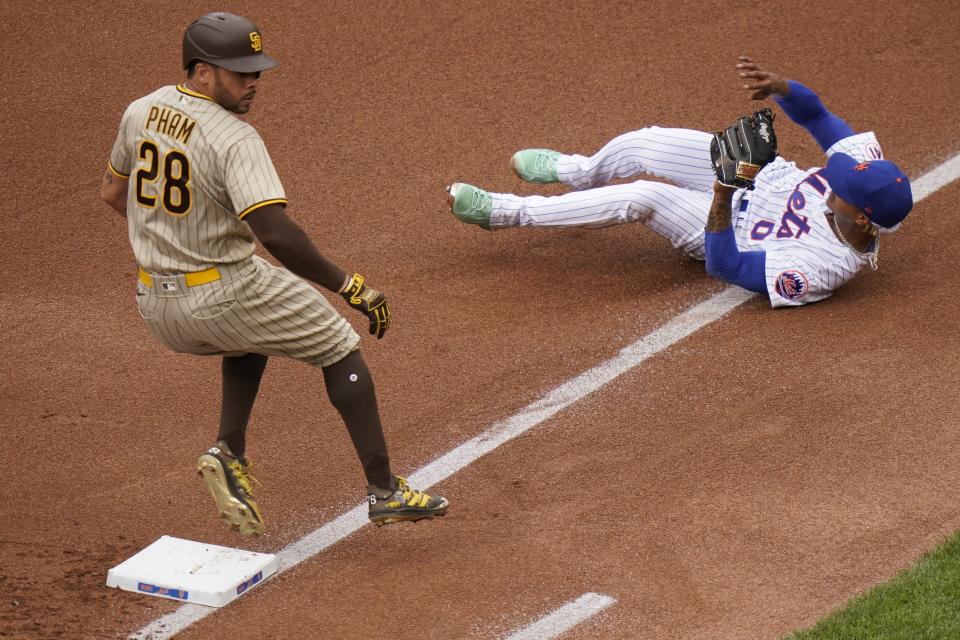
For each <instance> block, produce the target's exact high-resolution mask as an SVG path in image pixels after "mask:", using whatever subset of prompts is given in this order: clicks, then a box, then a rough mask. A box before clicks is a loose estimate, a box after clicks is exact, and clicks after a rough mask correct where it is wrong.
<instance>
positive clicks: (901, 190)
mask: <svg viewBox="0 0 960 640" xmlns="http://www.w3.org/2000/svg"><path fill="white" fill-rule="evenodd" d="M825 175H826V178H827V182H828V183H830V189H832V190H833V192H834V193H835V194H836V195H837V197H839V198H842V199H843V200H844V201H845V202H847V203H849V204H851V205H853V206H854V207H856V208H857V209H859V210H860V211H862V212H863V215H864V216H866V218H867V219H868V220H869V221H870V222H871V223H873V224H875V225H877V226H878V227H880V229H883V230H885V229H892V228H893V227H896V226H897V225H898V224H900V223H901V222H903V219H904V218H906V217H907V214H908V213H910V209H912V208H913V192H912V191H911V189H910V180H909V179H908V178H907V176H905V175H904V174H903V172H902V171H900V168H899V167H898V166H897V165H895V164H894V163H893V162H890V161H889V160H871V161H869V162H858V161H857V160H854V159H853V158H851V157H850V156H848V155H847V154H845V153H835V154H833V155H832V156H830V160H828V161H827V167H826V170H825Z"/></svg>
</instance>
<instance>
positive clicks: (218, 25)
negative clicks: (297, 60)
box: [183, 13, 277, 113]
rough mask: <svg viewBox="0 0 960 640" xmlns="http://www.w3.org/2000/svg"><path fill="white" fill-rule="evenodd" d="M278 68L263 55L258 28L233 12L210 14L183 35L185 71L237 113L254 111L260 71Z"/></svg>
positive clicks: (198, 20)
mask: <svg viewBox="0 0 960 640" xmlns="http://www.w3.org/2000/svg"><path fill="white" fill-rule="evenodd" d="M275 66H277V63H276V61H275V60H274V59H273V58H271V57H270V56H268V55H267V54H265V53H264V52H263V39H262V38H261V36H260V31H259V29H257V25H255V24H253V23H252V22H250V21H249V20H247V19H246V18H243V17H241V16H235V15H233V14H232V13H208V14H207V15H205V16H203V17H202V18H198V19H197V20H194V21H193V22H192V23H190V26H188V27H187V30H186V31H184V33H183V68H184V69H186V70H187V77H188V78H189V79H190V80H191V82H193V83H194V84H195V85H197V88H199V89H200V90H201V91H203V92H204V93H205V94H207V95H208V96H210V97H211V98H213V99H214V100H215V101H216V102H217V103H219V104H220V106H222V107H223V108H224V109H227V110H229V111H233V112H234V113H246V112H247V111H249V110H250V105H251V104H252V102H253V97H254V96H255V95H256V93H257V80H258V79H259V78H260V72H261V71H266V70H267V69H272V68H273V67H275Z"/></svg>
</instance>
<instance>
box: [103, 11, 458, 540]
mask: <svg viewBox="0 0 960 640" xmlns="http://www.w3.org/2000/svg"><path fill="white" fill-rule="evenodd" d="M275 65H276V62H275V61H274V60H273V59H272V58H270V57H269V56H267V55H266V54H265V53H264V52H263V40H262V36H261V34H260V30H259V29H258V28H257V27H256V25H254V24H253V23H252V22H250V21H249V20H247V19H246V18H243V17H240V16H236V15H232V14H229V13H211V14H208V15H205V16H203V17H201V18H199V19H198V20H196V21H194V22H193V23H191V24H190V25H189V26H188V27H187V29H186V31H185V33H184V39H183V67H184V69H186V70H187V78H186V80H185V81H184V82H183V83H181V84H178V85H176V86H173V85H171V86H165V87H162V88H160V89H158V90H156V91H154V92H153V93H151V94H149V95H147V96H144V97H143V98H140V99H138V100H135V101H134V102H133V103H131V104H130V106H129V107H128V108H127V110H126V112H125V113H124V115H123V119H122V122H121V124H120V131H119V133H118V135H117V139H116V142H115V143H114V146H113V151H112V153H111V155H110V161H109V163H108V166H107V170H106V172H105V174H104V178H103V185H102V189H101V196H102V198H103V199H104V200H105V201H106V202H107V203H108V204H110V205H111V206H112V207H113V208H114V209H116V210H117V211H118V212H119V213H120V214H121V215H123V216H125V217H126V219H127V225H128V231H129V237H130V244H131V246H132V248H133V255H134V259H135V260H136V263H137V266H138V283H137V294H136V295H137V307H138V310H139V312H140V315H141V316H142V317H143V319H144V321H145V322H146V324H147V327H148V328H149V330H150V332H151V333H152V334H153V335H154V337H156V338H157V339H158V340H159V341H160V342H162V343H163V344H165V345H166V346H168V347H169V348H170V349H172V350H174V351H177V352H181V353H193V354H199V355H219V356H222V357H223V387H222V390H223V397H222V410H221V417H220V432H219V435H218V439H217V443H216V444H215V445H214V446H213V447H211V448H210V449H209V450H208V451H207V452H205V453H204V454H203V455H201V456H200V458H199V460H198V472H199V473H200V475H201V477H202V478H203V479H204V481H205V483H206V485H207V487H208V489H209V491H210V493H211V495H212V496H213V499H214V501H215V502H216V504H217V508H218V510H219V512H220V515H221V517H222V518H224V519H225V520H226V521H227V522H228V524H229V525H230V527H231V528H232V529H233V530H234V531H237V532H238V533H240V534H242V535H258V534H260V533H261V532H262V530H263V518H262V515H261V512H260V509H259V507H258V505H257V503H256V501H255V500H254V496H253V488H252V485H251V480H252V476H251V475H250V465H249V462H248V460H247V458H246V456H245V452H246V429H247V424H248V422H249V418H250V412H251V410H252V408H253V404H254V401H255V399H256V395H257V391H258V389H259V385H260V379H261V376H262V374H263V371H264V368H265V367H266V363H267V359H268V357H269V356H282V357H287V358H293V359H296V360H300V361H302V362H304V363H306V364H309V365H313V366H316V367H320V368H321V369H322V370H323V376H324V382H325V385H326V390H327V393H328V395H329V397H330V400H331V402H332V403H333V405H334V406H335V407H336V408H337V410H338V411H339V412H340V414H341V416H342V417H343V420H344V422H345V423H346V426H347V430H348V431H349V433H350V436H351V439H352V441H353V443H354V446H355V448H356V451H357V455H358V456H359V458H360V462H361V464H362V466H363V470H364V473H365V475H366V478H367V483H368V487H367V495H368V501H369V505H370V506H369V517H370V519H371V520H372V521H373V522H375V523H376V524H378V525H382V524H389V523H391V522H398V521H402V520H419V519H423V518H432V517H433V516H438V515H444V514H445V513H446V510H447V506H448V503H447V500H446V499H444V498H443V497H441V496H430V495H427V494H426V493H423V492H422V491H417V490H416V489H414V488H412V487H411V486H410V485H409V484H408V483H407V482H406V481H405V480H404V479H403V478H401V477H398V476H395V475H393V473H392V471H391V470H390V463H389V457H388V455H387V448H386V443H385V441H384V436H383V430H382V427H381V423H380V416H379V412H378V409H377V400H376V395H375V391H374V387H373V380H372V378H371V375H370V372H369V371H368V369H367V366H366V364H365V363H364V360H363V358H362V357H361V355H360V352H359V350H358V344H359V340H360V339H359V337H358V336H357V334H356V333H355V332H354V331H353V329H352V328H351V326H350V325H349V324H348V323H347V321H346V320H344V319H343V318H342V317H341V316H340V314H339V313H337V311H336V310H335V309H334V308H333V307H332V306H331V305H330V303H329V302H328V301H327V300H326V298H324V296H323V295H321V294H320V292H319V291H317V289H315V288H314V287H313V286H311V285H310V284H309V283H308V282H307V280H311V281H313V282H315V283H317V284H319V285H321V286H323V287H324V288H326V289H328V290H330V291H333V292H336V293H339V294H340V295H342V296H343V297H344V298H345V300H346V302H347V304H348V305H349V306H351V307H353V308H355V309H357V310H359V311H361V312H362V313H364V314H366V315H367V316H368V317H369V320H370V333H371V334H374V335H376V336H377V338H380V337H382V336H383V335H384V332H385V331H386V330H387V328H388V327H389V322H390V313H389V309H388V307H387V304H386V299H385V297H384V295H383V294H382V293H380V292H379V291H377V290H376V289H373V288H371V287H369V286H367V284H366V282H365V280H364V278H363V277H362V276H361V275H359V274H353V273H350V272H346V271H344V270H343V269H341V268H340V267H338V266H336V265H335V264H333V263H332V262H330V261H329V260H327V259H326V258H324V257H323V256H322V255H321V254H320V253H319V251H318V250H317V248H316V246H315V245H314V244H313V243H312V242H311V241H310V239H309V238H308V237H307V236H306V234H305V233H304V232H303V230H302V229H301V228H300V226H299V225H297V224H296V223H295V222H294V221H293V220H292V219H291V218H290V217H289V216H288V215H287V213H286V205H287V199H286V196H285V194H284V190H283V187H282V185H281V183H280V179H279V177H278V176H277V172H276V170H275V169H274V166H273V163H272V161H271V160H270V156H269V154H268V153H267V149H266V146H265V145H264V142H263V140H262V138H261V137H260V135H259V134H258V133H257V131H256V130H255V129H254V128H253V127H252V126H251V125H249V124H248V123H246V122H244V121H243V120H241V119H240V118H238V117H237V116H238V115H242V114H244V113H246V112H247V111H248V110H249V108H250V105H251V103H252V101H253V99H254V97H255V95H256V93H257V88H258V82H259V78H260V74H261V72H262V71H265V70H267V69H271V68H273V67H274V66H275ZM255 238H256V239H259V240H260V241H261V242H262V243H263V245H264V246H265V247H266V248H267V250H268V251H269V252H270V253H271V254H272V255H273V256H274V257H276V258H277V259H278V260H279V261H280V262H281V263H282V264H283V265H284V266H285V267H286V268H281V267H276V266H273V265H271V264H270V263H268V262H267V261H266V260H263V259H262V258H260V257H258V256H256V255H255V254H254V249H255ZM305 279H306V280H305Z"/></svg>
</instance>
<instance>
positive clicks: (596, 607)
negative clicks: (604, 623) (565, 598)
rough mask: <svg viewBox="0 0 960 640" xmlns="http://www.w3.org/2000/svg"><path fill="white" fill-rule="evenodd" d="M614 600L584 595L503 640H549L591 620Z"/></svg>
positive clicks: (590, 594)
mask: <svg viewBox="0 0 960 640" xmlns="http://www.w3.org/2000/svg"><path fill="white" fill-rule="evenodd" d="M614 602H616V599H614V598H611V597H610V596H605V595H602V594H599V593H585V594H583V595H582V596H580V597H579V598H577V599H576V600H574V601H573V602H568V603H567V604H565V605H563V606H562V607H560V608H559V609H557V610H556V611H554V612H553V613H551V614H549V615H547V616H544V617H543V618H540V619H539V620H537V621H536V622H534V623H533V624H531V625H529V626H526V627H524V628H523V629H520V630H519V631H517V632H516V633H514V634H512V635H510V636H507V637H506V638H505V639H504V640H550V638H556V637H557V636H559V635H561V634H563V633H565V632H567V631H569V630H570V629H572V628H573V627H575V626H577V625H578V624H580V623H581V622H583V621H584V620H587V619H588V618H592V617H593V616H595V615H597V614H598V613H600V612H601V611H603V610H604V609H606V608H607V607H609V606H610V605H612V604H613V603H614Z"/></svg>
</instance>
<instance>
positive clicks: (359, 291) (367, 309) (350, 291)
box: [340, 273, 390, 339]
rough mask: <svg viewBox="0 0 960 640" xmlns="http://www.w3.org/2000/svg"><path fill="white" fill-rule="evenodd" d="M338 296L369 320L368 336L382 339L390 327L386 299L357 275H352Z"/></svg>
mask: <svg viewBox="0 0 960 640" xmlns="http://www.w3.org/2000/svg"><path fill="white" fill-rule="evenodd" d="M340 295H341V296H343V299H344V300H346V301H347V304H348V305H350V306H351V307H352V308H354V309H356V310H357V311H359V312H360V313H363V314H365V315H366V316H367V317H368V318H370V335H372V336H377V339H380V338H382V337H383V334H384V333H386V332H387V328H388V327H389V326H390V308H389V307H388V306H387V297H386V296H385V295H383V294H382V293H381V292H379V291H377V290H376V289H374V288H373V287H368V286H367V285H366V284H365V282H364V279H363V276H362V275H360V274H359V273H355V274H353V277H352V278H350V282H348V283H347V286H346V288H344V290H343V291H341V292H340Z"/></svg>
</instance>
